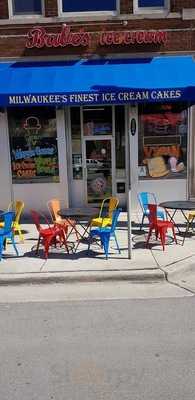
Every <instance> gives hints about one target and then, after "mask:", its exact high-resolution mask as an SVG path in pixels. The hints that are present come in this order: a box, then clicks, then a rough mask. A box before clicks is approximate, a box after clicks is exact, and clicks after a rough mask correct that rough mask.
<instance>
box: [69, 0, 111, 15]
mask: <svg viewBox="0 0 195 400" xmlns="http://www.w3.org/2000/svg"><path fill="white" fill-rule="evenodd" d="M62 10H63V12H84V11H93V12H94V11H113V10H116V0H93V1H91V0H74V1H72V0H62Z"/></svg>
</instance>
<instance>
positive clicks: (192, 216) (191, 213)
mask: <svg viewBox="0 0 195 400" xmlns="http://www.w3.org/2000/svg"><path fill="white" fill-rule="evenodd" d="M194 218H195V211H190V212H189V214H188V220H189V221H191V220H192V219H194Z"/></svg>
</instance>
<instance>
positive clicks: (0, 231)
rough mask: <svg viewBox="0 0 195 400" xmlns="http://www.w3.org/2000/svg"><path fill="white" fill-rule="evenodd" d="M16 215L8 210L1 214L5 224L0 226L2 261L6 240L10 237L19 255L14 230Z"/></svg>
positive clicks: (0, 253)
mask: <svg viewBox="0 0 195 400" xmlns="http://www.w3.org/2000/svg"><path fill="white" fill-rule="evenodd" d="M14 217H15V213H14V212H13V211H7V212H5V213H3V214H1V218H2V219H3V222H4V226H3V228H0V261H1V259H2V252H3V248H4V247H5V244H6V240H7V239H9V240H11V242H12V245H13V247H14V250H15V252H16V254H17V256H18V250H17V247H16V244H15V240H14V231H13V228H12V224H13V220H14Z"/></svg>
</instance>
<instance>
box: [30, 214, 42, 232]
mask: <svg viewBox="0 0 195 400" xmlns="http://www.w3.org/2000/svg"><path fill="white" fill-rule="evenodd" d="M30 213H31V216H32V219H33V222H34V224H35V225H36V228H37V230H38V232H40V230H41V224H40V214H39V213H38V212H37V211H35V210H30Z"/></svg>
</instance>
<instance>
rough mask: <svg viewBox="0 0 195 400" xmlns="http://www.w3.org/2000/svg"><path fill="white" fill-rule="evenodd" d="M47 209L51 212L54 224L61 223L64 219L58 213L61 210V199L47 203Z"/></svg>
mask: <svg viewBox="0 0 195 400" xmlns="http://www.w3.org/2000/svg"><path fill="white" fill-rule="evenodd" d="M47 207H48V210H49V212H50V215H51V218H52V220H53V222H60V221H61V220H62V218H61V217H60V215H58V211H59V210H60V208H61V207H60V200H59V199H51V200H49V201H48V202H47Z"/></svg>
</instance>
